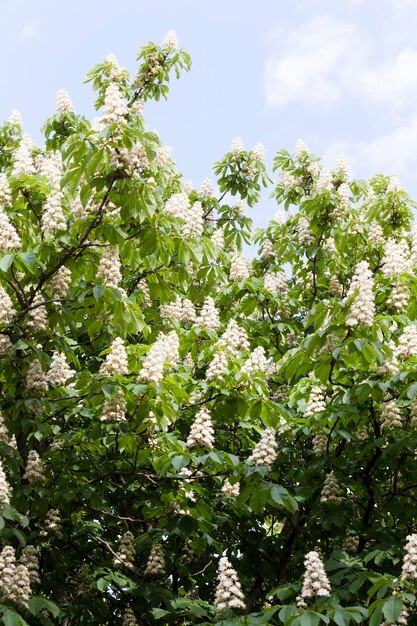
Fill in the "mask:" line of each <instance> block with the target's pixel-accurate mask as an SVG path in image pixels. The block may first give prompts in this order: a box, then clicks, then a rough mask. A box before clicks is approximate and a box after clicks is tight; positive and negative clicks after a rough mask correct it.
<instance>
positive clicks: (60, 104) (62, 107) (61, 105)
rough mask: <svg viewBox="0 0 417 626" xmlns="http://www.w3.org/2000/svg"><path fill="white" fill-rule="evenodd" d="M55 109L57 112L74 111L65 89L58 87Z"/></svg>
mask: <svg viewBox="0 0 417 626" xmlns="http://www.w3.org/2000/svg"><path fill="white" fill-rule="evenodd" d="M56 110H57V111H58V113H74V111H75V109H74V105H73V104H72V102H71V98H70V97H69V94H68V92H67V91H66V90H65V89H60V90H59V91H58V93H57V94H56Z"/></svg>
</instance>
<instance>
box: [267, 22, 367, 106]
mask: <svg viewBox="0 0 417 626" xmlns="http://www.w3.org/2000/svg"><path fill="white" fill-rule="evenodd" d="M278 37H280V33H277V39H278ZM359 52H360V53H361V55H362V54H363V45H362V44H361V42H360V40H359V39H358V35H357V33H356V31H355V28H354V27H353V26H352V24H349V23H346V22H344V21H343V20H339V19H337V18H334V17H331V16H328V15H323V16H317V17H315V18H313V19H312V20H311V22H309V23H308V24H306V25H305V26H302V27H301V28H299V29H298V30H294V31H291V32H290V33H289V34H288V35H287V37H285V38H284V40H283V43H281V42H279V43H278V49H277V50H276V51H275V52H274V54H273V56H272V57H271V58H269V59H268V60H267V61H266V67H265V94H266V100H267V103H268V105H270V106H283V105H285V104H288V103H290V102H296V101H302V102H306V103H312V104H314V105H328V104H329V103H332V102H335V101H337V100H339V99H340V97H341V95H342V92H343V82H344V79H343V76H342V75H341V74H344V73H345V72H346V70H348V68H349V65H350V64H352V63H354V64H356V63H357V62H358V59H357V56H358V53H359Z"/></svg>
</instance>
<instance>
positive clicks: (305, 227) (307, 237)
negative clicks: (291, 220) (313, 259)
mask: <svg viewBox="0 0 417 626" xmlns="http://www.w3.org/2000/svg"><path fill="white" fill-rule="evenodd" d="M297 232H298V239H299V241H300V243H301V244H304V245H306V246H308V245H310V244H311V243H312V242H313V241H314V237H313V233H312V232H311V230H310V223H309V221H308V220H306V218H305V217H300V219H299V220H298V224H297Z"/></svg>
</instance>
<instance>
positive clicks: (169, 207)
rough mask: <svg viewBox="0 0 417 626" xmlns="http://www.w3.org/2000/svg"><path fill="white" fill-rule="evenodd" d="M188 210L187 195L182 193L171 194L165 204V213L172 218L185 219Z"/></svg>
mask: <svg viewBox="0 0 417 626" xmlns="http://www.w3.org/2000/svg"><path fill="white" fill-rule="evenodd" d="M189 208H190V200H189V198H188V194H187V193H185V192H184V191H181V192H179V193H173V194H172V196H170V197H169V198H168V200H167V202H166V204H165V211H166V212H167V213H168V215H172V217H181V218H182V219H183V220H185V219H186V218H187V214H188V211H189Z"/></svg>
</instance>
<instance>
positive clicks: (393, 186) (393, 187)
mask: <svg viewBox="0 0 417 626" xmlns="http://www.w3.org/2000/svg"><path fill="white" fill-rule="evenodd" d="M401 189H402V187H401V185H400V181H399V180H398V178H397V177H396V176H391V177H390V179H389V181H388V185H387V193H397V192H398V191H401Z"/></svg>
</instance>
